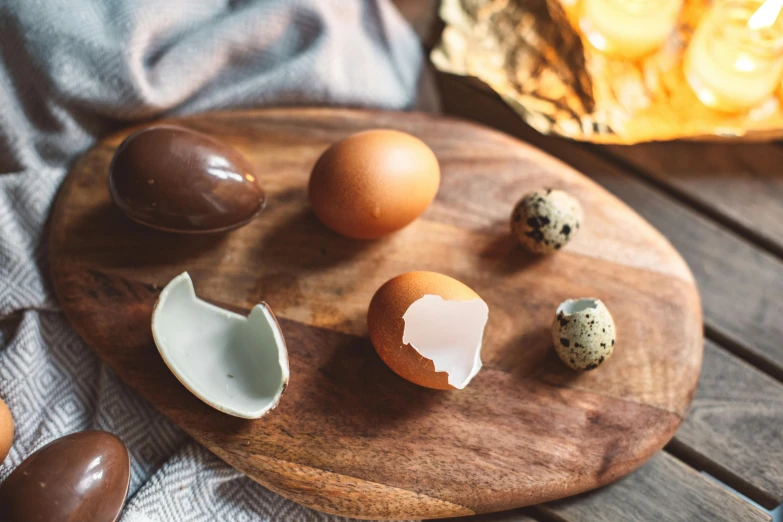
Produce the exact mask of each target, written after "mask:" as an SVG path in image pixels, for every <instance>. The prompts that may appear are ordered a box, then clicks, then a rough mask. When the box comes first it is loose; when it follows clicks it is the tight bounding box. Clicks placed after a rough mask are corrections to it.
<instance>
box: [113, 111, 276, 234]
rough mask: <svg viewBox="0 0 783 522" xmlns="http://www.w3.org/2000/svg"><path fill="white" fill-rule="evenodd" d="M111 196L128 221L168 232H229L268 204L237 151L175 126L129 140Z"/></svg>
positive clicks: (118, 159)
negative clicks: (129, 219)
mask: <svg viewBox="0 0 783 522" xmlns="http://www.w3.org/2000/svg"><path fill="white" fill-rule="evenodd" d="M109 191H110V192H111V197H112V199H113V200H114V202H115V203H116V204H117V206H118V207H119V208H120V210H121V211H122V212H123V213H124V214H125V215H127V216H128V217H129V218H131V219H132V220H134V221H137V222H139V223H141V224H143V225H147V226H150V227H153V228H157V229H160V230H167V231H171V232H185V233H197V232H220V231H223V230H230V229H232V228H236V227H239V226H242V225H244V224H246V223H248V222H249V221H250V220H252V219H253V218H254V217H256V216H257V215H258V214H259V213H260V212H261V211H262V210H263V208H264V205H265V204H266V194H265V193H264V190H263V189H262V188H261V184H260V182H259V180H258V178H257V177H256V175H255V173H254V172H253V169H252V167H251V165H250V163H248V161H247V160H246V159H245V158H243V157H242V156H241V155H240V154H239V153H238V152H237V151H236V150H234V149H232V148H231V147H229V146H228V145H226V144H224V143H221V142H220V141H218V140H216V139H214V138H212V137H210V136H207V135H206V134H202V133H200V132H196V131H192V130H190V129H185V128H183V127H174V126H157V127H150V128H147V129H144V130H142V131H139V132H137V133H135V134H132V135H130V136H128V138H126V139H125V141H123V142H122V144H121V145H120V146H119V148H118V149H117V152H116V153H115V155H114V159H113V160H112V164H111V167H110V171H109Z"/></svg>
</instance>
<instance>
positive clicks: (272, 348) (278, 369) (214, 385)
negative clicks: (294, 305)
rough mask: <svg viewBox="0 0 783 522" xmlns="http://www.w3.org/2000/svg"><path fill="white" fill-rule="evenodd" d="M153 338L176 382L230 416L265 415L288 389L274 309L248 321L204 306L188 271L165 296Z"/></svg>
mask: <svg viewBox="0 0 783 522" xmlns="http://www.w3.org/2000/svg"><path fill="white" fill-rule="evenodd" d="M152 335H153V337H154V339H155V344H156V345H157V347H158V351H159V352H160V355H161V357H163V360H164V361H165V363H166V365H167V366H168V367H169V369H170V370H171V371H172V373H173V374H174V375H175V376H176V377H177V379H179V381H180V382H181V383H182V384H183V385H184V386H185V387H186V388H187V389H188V390H190V391H191V392H192V393H193V394H194V395H196V396H197V397H198V398H199V399H201V400H202V401H204V402H206V403H207V404H209V405H210V406H212V407H213V408H216V409H218V410H220V411H222V412H225V413H228V414H229V415H234V416H236V417H242V418H246V419H257V418H259V417H261V416H263V415H264V414H266V413H267V412H269V411H270V410H272V409H273V408H274V407H275V406H277V403H278V402H279V401H280V396H281V395H282V393H283V391H284V390H285V388H286V386H287V385H288V376H289V369H288V353H287V351H286V346H285V340H284V339H283V334H282V332H281V331H280V327H279V325H278V324H277V320H276V319H275V316H274V314H272V311H271V310H270V309H269V307H268V306H267V305H266V304H265V303H261V304H258V305H256V306H255V307H253V310H252V311H251V312H250V315H249V316H247V317H244V316H242V315H239V314H236V313H233V312H230V311H228V310H224V309H223V308H219V307H217V306H214V305H212V304H210V303H207V302H205V301H202V300H201V299H199V298H198V297H196V292H195V290H194V289H193V282H192V281H191V279H190V275H188V273H187V272H184V273H182V274H180V275H178V276H177V277H175V278H174V279H172V280H171V282H170V283H169V284H168V285H166V288H164V289H163V291H162V292H161V294H160V297H159V298H158V302H157V303H156V304H155V310H154V311H153V313H152Z"/></svg>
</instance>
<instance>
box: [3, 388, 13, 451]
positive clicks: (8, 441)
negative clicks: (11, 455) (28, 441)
mask: <svg viewBox="0 0 783 522" xmlns="http://www.w3.org/2000/svg"><path fill="white" fill-rule="evenodd" d="M13 442H14V418H13V417H12V416H11V410H9V409H8V405H7V404H6V403H5V402H3V399H0V464H2V463H3V461H4V460H5V458H6V457H7V456H8V452H10V451H11V445H12V444H13Z"/></svg>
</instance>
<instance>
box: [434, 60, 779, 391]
mask: <svg viewBox="0 0 783 522" xmlns="http://www.w3.org/2000/svg"><path fill="white" fill-rule="evenodd" d="M439 81H440V83H441V89H440V90H441V92H442V103H443V106H444V110H445V111H446V112H447V113H450V114H453V115H458V116H462V117H466V118H470V119H473V120H476V121H479V122H482V123H484V124H487V125H491V126H493V127H495V128H498V129H500V130H503V131H505V132H508V133H509V134H512V135H514V136H518V137H520V138H522V139H524V140H526V141H528V142H530V143H531V144H533V145H535V146H537V147H540V148H542V149H544V150H546V151H547V152H549V153H551V154H554V155H556V156H557V157H559V158H562V159H563V160H564V161H567V162H568V163H569V164H570V165H572V166H573V167H575V168H577V169H578V170H580V171H581V172H583V173H584V174H586V175H587V176H589V177H590V178H592V179H593V180H595V181H597V182H598V183H600V184H601V185H602V186H603V187H605V188H606V189H608V190H609V191H611V192H612V193H613V194H615V195H617V196H618V197H620V198H621V199H622V200H623V201H625V202H626V203H628V204H629V205H630V206H631V207H633V209H634V210H635V211H637V212H638V213H639V214H640V215H641V216H642V217H644V218H645V219H647V220H648V221H649V222H650V223H652V224H653V225H655V227H656V228H658V230H660V231H662V232H663V233H664V234H665V235H666V237H667V238H668V239H669V240H670V241H671V242H672V243H673V244H674V246H675V247H676V248H677V249H678V250H679V252H680V253H681V254H682V255H683V257H684V258H685V260H686V261H687V262H688V265H689V266H690V268H691V270H692V271H693V274H694V276H695V278H696V281H697V284H698V286H699V290H700V292H701V294H702V299H703V303H704V319H705V325H706V327H707V329H708V332H709V333H710V334H711V335H713V336H715V337H718V338H719V339H720V341H721V343H722V344H728V345H730V347H731V348H732V350H734V351H736V352H737V353H739V354H741V355H742V357H743V358H745V359H746V360H749V361H751V362H753V364H754V365H756V366H759V367H761V368H763V369H764V370H765V371H767V372H769V373H772V374H773V375H775V376H776V377H778V378H779V379H783V343H781V342H780V339H782V338H783V321H780V320H779V319H778V318H780V317H783V299H780V296H781V295H783V262H782V261H781V260H780V259H779V258H777V257H775V256H774V255H771V254H769V253H767V252H764V251H762V250H761V249H759V248H757V247H755V246H754V245H753V244H751V243H750V242H748V241H746V240H744V239H743V238H741V237H739V236H737V235H736V234H734V233H732V232H731V231H729V230H727V229H726V228H724V227H722V226H720V225H718V224H716V223H715V222H713V221H711V220H709V219H707V218H705V217H704V216H702V215H700V214H699V213H697V212H695V211H694V210H692V209H691V208H688V207H687V206H685V205H682V204H681V203H678V202H677V201H675V200H674V199H672V198H671V197H669V196H668V195H667V194H665V193H663V192H661V191H660V190H657V189H655V188H654V187H651V186H650V185H648V184H646V183H644V182H642V181H639V180H638V179H636V178H634V177H633V176H630V175H629V174H628V173H627V172H625V171H623V170H622V169H620V168H618V167H617V166H616V165H614V164H613V163H611V162H609V161H607V160H606V159H604V158H602V157H600V156H598V155H596V154H594V153H592V152H590V151H589V150H588V149H587V148H585V147H584V146H582V145H580V144H577V143H574V142H570V141H567V140H564V139H560V138H552V137H547V136H542V135H541V134H539V133H537V132H535V131H534V130H533V129H531V128H530V127H528V126H527V125H525V124H524V123H523V122H522V121H521V120H520V119H519V117H518V116H517V115H516V114H515V113H514V112H513V111H512V110H511V109H509V108H508V107H507V106H505V104H503V102H502V101H501V100H500V99H499V98H497V97H496V96H493V95H489V94H487V93H486V92H484V91H482V90H479V89H477V88H476V87H473V86H471V85H468V84H467V83H466V82H465V81H463V80H461V79H458V78H456V77H454V76H451V75H440V76H439Z"/></svg>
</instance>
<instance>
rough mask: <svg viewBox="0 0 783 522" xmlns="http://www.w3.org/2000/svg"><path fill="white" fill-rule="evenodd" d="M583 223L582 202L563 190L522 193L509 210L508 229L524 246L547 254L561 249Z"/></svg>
mask: <svg viewBox="0 0 783 522" xmlns="http://www.w3.org/2000/svg"><path fill="white" fill-rule="evenodd" d="M581 222H582V205H580V204H579V201H577V200H576V198H574V197H573V196H571V195H570V194H568V193H567V192H564V191H562V190H553V189H546V190H537V191H535V192H530V193H528V194H525V195H524V196H523V197H522V199H520V200H519V202H518V203H517V204H516V206H515V207H514V211H513V212H512V213H511V231H512V232H513V234H514V235H515V236H517V238H518V239H519V242H520V243H521V244H522V246H524V247H525V248H526V249H528V250H530V251H531V252H534V253H536V254H549V253H552V252H555V251H556V250H559V249H561V248H562V247H563V246H564V245H565V244H566V243H568V241H569V240H570V239H571V238H572V237H573V236H574V234H575V233H576V231H577V230H579V225H580V223H581Z"/></svg>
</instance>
